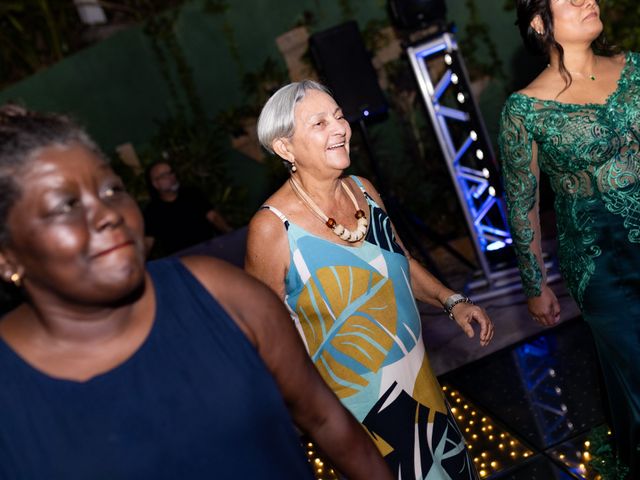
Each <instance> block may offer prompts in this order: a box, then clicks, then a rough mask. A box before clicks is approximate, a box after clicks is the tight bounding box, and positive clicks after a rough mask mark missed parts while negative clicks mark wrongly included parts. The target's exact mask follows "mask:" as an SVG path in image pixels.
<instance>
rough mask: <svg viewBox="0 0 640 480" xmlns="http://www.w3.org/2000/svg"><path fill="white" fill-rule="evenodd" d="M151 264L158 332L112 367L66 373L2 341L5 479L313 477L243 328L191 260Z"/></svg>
mask: <svg viewBox="0 0 640 480" xmlns="http://www.w3.org/2000/svg"><path fill="white" fill-rule="evenodd" d="M148 270H149V272H150V274H151V277H152V280H153V284H154V288H155V290H156V299H157V313H156V318H155V320H154V324H153V327H152V329H151V332H150V333H149V336H148V338H147V339H146V340H145V342H144V343H143V344H142V346H141V347H140V349H139V350H138V351H137V352H135V353H134V355H133V356H132V357H131V358H129V359H128V360H127V361H125V362H124V363H123V364H121V365H119V366H118V367H116V368H114V369H113V370H111V371H109V372H107V373H105V374H101V375H98V376H96V377H94V378H92V379H90V380H88V381H86V382H76V381H69V380H60V379H55V378H52V377H50V376H48V375H46V374H44V373H42V372H40V371H38V370H36V369H34V368H33V367H31V366H30V365H29V364H27V363H26V362H25V361H24V360H22V359H21V358H20V357H19V356H18V355H16V353H15V352H14V351H13V350H12V349H11V348H9V347H8V345H7V344H6V343H5V342H4V341H2V340H1V339H0V478H2V479H23V480H28V479H45V478H46V479H64V480H73V479H83V480H85V479H92V480H98V479H109V480H114V479H118V480H120V479H136V480H139V479H146V478H153V479H155V480H157V479H178V478H185V479H186V478H188V479H205V478H206V479H249V478H267V479H271V478H274V479H275V478H278V479H296V480H298V479H312V478H313V475H312V473H311V469H310V466H309V464H308V462H307V460H306V458H305V456H304V452H303V450H302V447H301V445H300V442H299V439H298V436H297V434H296V432H295V429H294V426H293V423H292V421H291V418H290V416H289V413H288V411H287V410H286V407H285V405H284V401H283V400H282V398H281V396H280V393H279V391H278V388H277V386H276V383H275V381H274V380H273V378H272V376H271V375H270V373H269V371H268V370H267V368H266V366H265V365H264V364H263V362H262V360H261V359H260V357H259V356H258V354H257V352H256V350H255V349H254V347H253V346H252V345H251V344H250V343H249V341H248V340H247V339H246V337H245V335H244V334H243V333H242V331H241V330H240V329H239V328H238V327H237V325H236V324H235V323H234V321H233V320H232V319H231V318H230V317H229V316H228V315H227V314H226V312H225V311H224V310H223V309H222V308H221V307H220V305H219V304H218V302H217V301H216V300H215V299H214V298H213V297H212V296H211V295H210V294H209V293H208V292H207V291H206V290H205V289H204V287H203V286H202V285H201V284H200V283H199V282H198V281H197V280H196V279H195V277H193V276H192V275H191V273H190V272H189V271H188V270H187V269H186V268H185V267H184V266H183V265H182V264H181V263H180V262H179V260H177V259H167V260H159V261H157V262H152V263H150V264H149V265H148Z"/></svg>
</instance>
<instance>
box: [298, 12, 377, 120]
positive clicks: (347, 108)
mask: <svg viewBox="0 0 640 480" xmlns="http://www.w3.org/2000/svg"><path fill="white" fill-rule="evenodd" d="M309 50H310V52H311V57H312V58H313V62H314V63H315V65H316V68H317V69H318V72H319V73H320V76H321V77H322V79H323V81H324V82H325V84H326V85H327V87H329V89H330V90H331V93H332V94H333V96H334V98H335V99H336V102H337V103H338V105H340V107H341V108H342V112H343V113H344V116H345V117H346V119H347V120H348V121H349V122H354V121H359V120H361V119H363V118H365V117H375V116H378V115H380V114H383V113H385V112H386V111H387V109H388V105H387V101H386V99H385V98H384V94H383V93H382V90H381V89H380V85H379V84H378V76H377V74H376V71H375V69H374V68H373V65H372V64H371V58H370V57H369V54H368V52H367V50H366V48H365V46H364V42H363V41H362V36H361V35H360V30H359V29H358V24H357V23H356V22H355V21H351V22H347V23H344V24H342V25H338V26H336V27H333V28H330V29H328V30H324V31H322V32H318V33H314V34H313V35H311V37H310V38H309Z"/></svg>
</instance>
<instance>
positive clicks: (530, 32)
mask: <svg viewBox="0 0 640 480" xmlns="http://www.w3.org/2000/svg"><path fill="white" fill-rule="evenodd" d="M596 2H598V3H600V2H599V0H596ZM549 3H550V0H517V6H516V14H517V20H516V25H517V26H518V28H519V30H520V36H521V37H522V41H523V42H524V45H525V47H526V48H527V50H529V51H530V52H531V53H532V54H534V55H544V56H546V57H547V58H548V57H549V56H550V54H551V51H552V50H554V49H555V50H556V51H557V52H558V65H559V69H560V75H561V76H562V78H563V79H564V82H565V87H564V88H563V89H562V91H560V93H558V95H560V94H561V93H562V92H564V91H565V90H566V89H567V88H569V87H570V86H571V82H572V81H573V78H572V77H571V73H569V70H567V67H566V66H565V64H564V49H563V48H562V45H560V44H559V43H558V42H556V39H555V37H554V30H553V16H552V15H551V6H550V5H549ZM538 15H539V16H540V20H542V26H543V29H544V31H543V32H542V33H541V34H538V32H536V31H535V30H534V29H533V28H532V27H531V22H532V20H533V19H534V18H535V17H536V16H538ZM591 45H592V48H593V50H594V51H595V52H597V53H599V54H601V55H606V56H611V55H614V54H615V53H617V49H616V48H615V47H613V46H611V45H609V44H608V43H607V41H606V39H605V37H604V33H601V34H600V36H598V38H596V39H595V40H594V41H593V43H592V44H591Z"/></svg>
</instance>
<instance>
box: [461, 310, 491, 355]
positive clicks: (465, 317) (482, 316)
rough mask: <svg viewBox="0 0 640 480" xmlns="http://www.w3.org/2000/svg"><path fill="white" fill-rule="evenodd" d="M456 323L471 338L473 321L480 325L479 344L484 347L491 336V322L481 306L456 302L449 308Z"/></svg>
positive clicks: (473, 333)
mask: <svg viewBox="0 0 640 480" xmlns="http://www.w3.org/2000/svg"><path fill="white" fill-rule="evenodd" d="M451 313H452V314H453V318H454V319H455V321H456V323H457V324H458V325H459V326H460V328H462V330H464V333H466V334H467V337H469V338H473V337H474V335H475V332H474V331H473V323H477V324H478V325H480V345H482V346H483V347H486V346H487V345H489V342H490V341H491V339H492V338H493V322H492V321H491V319H490V318H489V315H487V312H485V311H484V309H483V308H482V307H479V306H478V305H474V304H472V303H464V302H461V303H458V304H457V305H455V306H454V307H453V309H452V310H451Z"/></svg>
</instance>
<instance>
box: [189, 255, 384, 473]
mask: <svg viewBox="0 0 640 480" xmlns="http://www.w3.org/2000/svg"><path fill="white" fill-rule="evenodd" d="M183 261H184V262H185V264H186V265H187V267H188V268H189V269H190V270H191V271H192V272H193V273H194V275H196V277H197V278H198V279H199V280H200V281H201V282H202V283H203V285H205V287H206V288H207V289H208V290H209V291H210V292H211V293H212V294H213V295H214V296H215V297H216V299H217V300H218V301H219V302H220V304H221V305H222V306H223V307H224V308H225V310H226V311H227V312H228V313H229V314H230V315H231V317H232V318H233V319H234V320H235V321H236V323H237V324H238V326H239V327H240V328H241V329H242V331H243V332H244V333H245V335H246V336H247V338H248V339H249V340H250V341H251V343H253V344H254V345H255V347H256V349H257V351H258V353H259V355H260V357H261V358H262V360H263V361H264V363H265V364H266V366H267V368H268V369H269V371H270V372H271V374H272V375H273V377H274V379H275V381H276V383H277V384H278V387H279V388H280V392H281V393H282V396H283V397H284V400H285V402H286V404H287V406H288V408H289V411H290V412H291V415H292V417H293V419H294V421H295V423H296V424H297V425H298V426H299V427H300V429H302V430H303V431H304V432H306V433H307V434H308V435H309V436H310V437H311V438H312V439H313V440H314V441H315V442H316V444H317V445H318V446H319V447H320V448H321V449H322V451H323V452H324V453H325V454H326V455H327V457H328V458H329V460H330V461H331V462H332V463H333V465H334V466H335V467H336V468H337V469H338V470H339V471H340V472H341V473H342V474H344V475H346V476H347V477H348V478H349V479H352V480H358V479H360V480H378V479H380V480H383V479H384V480H390V479H391V478H393V477H392V476H391V473H390V472H389V470H388V467H387V465H386V463H385V461H384V459H383V458H382V457H381V456H380V453H379V452H378V449H377V448H376V447H375V445H374V444H373V442H372V441H371V438H370V437H369V436H368V435H367V433H366V431H365V430H364V428H363V427H362V426H361V425H360V424H359V423H358V421H357V420H356V419H355V418H354V417H353V416H352V415H351V414H350V413H349V412H348V411H347V410H346V409H345V408H344V407H343V405H342V404H341V403H340V401H339V400H338V398H337V397H336V396H335V394H334V393H333V392H332V391H331V390H330V389H329V387H328V386H327V385H326V384H325V383H324V381H323V380H322V378H321V377H320V375H319V374H318V372H317V370H316V368H315V366H314V365H313V364H312V362H311V360H310V359H309V356H308V354H307V352H306V350H305V349H304V346H303V344H302V341H301V340H300V337H299V334H298V332H297V331H296V329H295V327H294V326H293V322H292V321H291V318H290V316H289V314H288V312H287V310H286V309H285V307H284V305H283V303H282V301H281V300H279V299H278V298H277V297H276V296H275V295H274V294H273V292H272V291H270V290H269V289H268V288H267V287H266V286H265V285H264V284H262V283H261V282H259V281H257V280H256V279H254V278H252V277H251V276H249V275H247V274H245V273H244V272H242V271H241V270H239V269H237V268H235V267H233V266H231V265H228V264H226V263H224V262H221V261H219V260H215V259H213V258H203V257H186V258H185V259H183Z"/></svg>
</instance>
